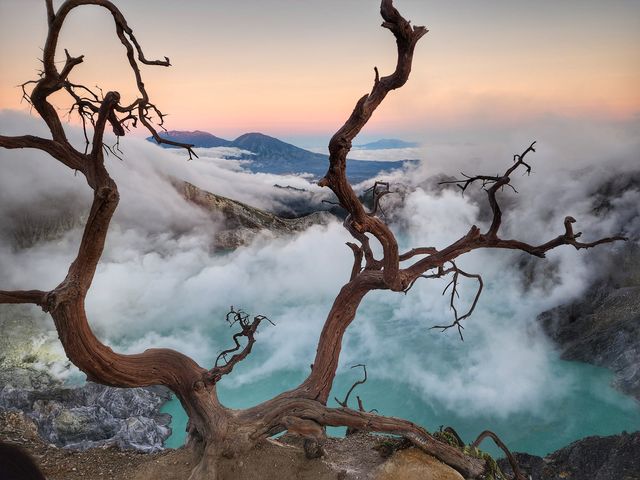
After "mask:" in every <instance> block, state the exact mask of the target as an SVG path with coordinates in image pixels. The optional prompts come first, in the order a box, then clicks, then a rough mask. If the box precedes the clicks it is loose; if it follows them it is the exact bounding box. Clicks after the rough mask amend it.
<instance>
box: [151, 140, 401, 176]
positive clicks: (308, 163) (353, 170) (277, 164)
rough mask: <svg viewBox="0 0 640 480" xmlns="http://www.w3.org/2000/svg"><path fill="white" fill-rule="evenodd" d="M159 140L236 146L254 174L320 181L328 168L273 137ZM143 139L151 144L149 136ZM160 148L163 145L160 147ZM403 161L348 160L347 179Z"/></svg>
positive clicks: (323, 159)
mask: <svg viewBox="0 0 640 480" xmlns="http://www.w3.org/2000/svg"><path fill="white" fill-rule="evenodd" d="M162 137H163V138H166V139H168V140H174V141H177V142H181V143H190V144H192V145H195V146H196V147H220V146H222V147H236V148H239V149H242V150H245V151H248V152H251V154H246V155H244V156H243V157H242V158H243V159H247V160H251V163H249V164H247V168H248V169H249V170H251V171H252V172H254V173H274V174H280V175H282V174H291V173H292V174H302V173H309V174H311V175H313V176H314V177H315V178H321V177H322V176H323V175H324V174H325V173H326V171H327V167H328V166H329V157H328V156H327V155H324V154H322V153H314V152H310V151H309V150H305V149H303V148H300V147H296V146H295V145H291V144H290V143H286V142H283V141H282V140H278V139H277V138H274V137H270V136H268V135H264V134H262V133H245V134H244V135H240V136H239V137H238V138H236V139H235V140H233V141H230V140H225V139H222V138H218V137H216V136H214V135H211V134H210V133H207V132H200V131H195V132H185V131H176V130H172V131H168V132H165V133H163V134H162ZM147 140H149V141H152V142H154V140H153V138H152V137H149V138H147ZM163 146H164V145H163ZM404 163H405V161H395V162H374V161H365V160H351V159H350V160H349V162H347V176H348V177H349V180H350V181H351V182H353V183H359V182H363V181H365V180H369V179H371V178H373V177H375V176H377V175H378V174H380V173H381V172H383V171H390V170H396V169H399V168H402V167H403V165H404Z"/></svg>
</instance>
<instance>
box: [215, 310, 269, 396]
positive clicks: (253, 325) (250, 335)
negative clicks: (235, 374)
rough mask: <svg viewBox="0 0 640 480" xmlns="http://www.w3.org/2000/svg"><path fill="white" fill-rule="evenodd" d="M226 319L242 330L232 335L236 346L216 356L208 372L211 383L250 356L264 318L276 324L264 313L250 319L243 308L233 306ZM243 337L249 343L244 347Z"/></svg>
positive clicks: (231, 325) (231, 324)
mask: <svg viewBox="0 0 640 480" xmlns="http://www.w3.org/2000/svg"><path fill="white" fill-rule="evenodd" d="M226 320H227V323H228V324H229V326H230V327H233V326H234V325H236V324H237V325H239V326H240V331H239V332H238V333H236V334H234V335H233V337H232V338H233V343H235V346H234V347H232V348H229V349H227V350H223V351H222V352H220V354H219V355H218V357H217V358H216V361H215V364H214V367H213V368H212V369H211V370H209V371H208V372H207V375H206V380H207V382H209V383H211V384H215V383H217V382H218V381H219V380H220V379H221V378H222V376H223V375H227V374H229V373H231V371H232V370H233V367H235V366H236V364H238V363H239V362H241V361H242V360H244V359H245V358H247V356H249V354H250V353H251V349H252V348H253V344H254V343H255V342H256V338H255V334H256V331H257V330H258V326H260V323H261V322H262V321H263V320H266V321H267V322H269V323H270V324H271V325H274V326H275V323H273V322H272V321H271V320H269V319H268V318H267V317H265V316H264V315H258V316H255V317H253V320H252V321H250V320H249V315H248V314H247V313H245V312H244V311H242V310H235V309H234V308H233V307H231V309H230V311H229V312H228V313H227V316H226ZM242 337H245V338H246V339H247V343H246V345H245V346H244V348H242V345H241V344H240V341H239V339H240V338H242ZM241 348H242V350H241ZM234 352H238V353H235V354H234V355H233V356H232V357H231V358H229V359H227V356H228V355H230V354H232V353H234ZM221 361H223V362H224V363H222V364H221Z"/></svg>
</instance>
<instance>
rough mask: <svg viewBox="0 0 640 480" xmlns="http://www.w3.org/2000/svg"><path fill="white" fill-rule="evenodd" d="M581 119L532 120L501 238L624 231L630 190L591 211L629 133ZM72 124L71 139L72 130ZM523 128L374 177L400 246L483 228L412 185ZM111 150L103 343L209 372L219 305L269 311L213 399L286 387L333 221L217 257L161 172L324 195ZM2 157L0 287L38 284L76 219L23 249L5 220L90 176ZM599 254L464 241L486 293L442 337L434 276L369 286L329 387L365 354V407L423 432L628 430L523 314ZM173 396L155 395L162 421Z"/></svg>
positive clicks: (85, 198) (518, 437)
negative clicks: (533, 251)
mask: <svg viewBox="0 0 640 480" xmlns="http://www.w3.org/2000/svg"><path fill="white" fill-rule="evenodd" d="M39 128H40V127H39V126H38V122H37V121H36V120H35V119H32V118H29V117H26V116H24V115H21V114H16V113H15V112H2V113H0V131H2V132H3V134H24V133H28V132H29V133H30V132H34V131H35V133H39V132H38V131H37V130H38V129H39ZM590 128H593V129H594V130H593V131H595V127H590V126H588V125H580V126H578V127H575V126H574V125H572V124H563V123H561V122H560V121H558V122H557V124H556V125H554V126H553V127H551V126H549V125H546V124H545V125H542V126H540V128H539V129H538V133H539V134H540V136H538V137H537V138H538V141H539V144H538V147H539V148H538V152H537V153H535V154H531V156H530V157H529V158H528V159H529V161H530V162H531V163H532V165H533V174H532V175H531V177H526V176H524V177H521V176H520V174H516V175H514V177H513V183H514V186H515V187H516V188H517V190H518V191H519V192H520V193H519V194H518V195H514V194H513V192H510V191H505V192H504V198H505V201H504V210H505V214H504V215H505V218H504V227H503V228H504V233H503V236H504V237H514V238H520V239H524V240H526V241H530V242H531V243H535V242H539V241H543V240H545V239H549V238H553V237H555V236H556V235H558V234H560V233H562V232H563V227H562V221H563V219H564V217H565V216H566V215H572V216H574V217H575V218H576V219H577V220H578V223H577V224H576V225H575V228H576V230H580V231H583V232H585V233H584V239H585V240H589V239H592V238H597V237H600V236H603V235H604V236H606V235H609V234H613V233H618V232H619V231H622V232H623V233H626V234H630V235H632V236H634V235H635V237H633V238H635V239H636V241H637V233H638V232H639V231H640V220H639V217H638V211H637V205H638V204H639V202H640V193H639V192H638V191H637V190H633V189H632V190H629V191H627V192H626V193H625V194H621V195H618V196H615V195H614V198H612V199H611V205H612V206H611V208H610V210H608V211H607V212H606V214H600V215H597V214H596V213H595V212H594V206H593V201H594V200H593V197H592V195H593V192H595V191H596V190H597V188H598V187H599V186H600V185H601V184H602V182H603V181H605V180H606V179H610V178H621V177H624V176H625V175H626V174H627V173H628V172H630V171H632V170H633V168H637V167H636V166H637V163H636V162H637V159H638V153H639V152H640V148H639V146H638V142H637V140H636V137H635V136H634V135H632V133H633V131H634V129H633V128H631V127H629V126H628V125H621V126H617V127H614V126H607V128H606V129H605V128H599V129H597V131H598V132H599V136H597V137H596V136H595V135H591V134H587V133H589V132H591V131H592V130H590ZM72 135H74V138H77V139H78V141H79V139H80V136H79V135H78V132H76V131H72ZM523 140H524V139H523V138H522V135H520V134H517V135H516V134H509V133H507V135H506V138H505V139H504V140H501V139H500V138H499V136H498V135H497V134H495V135H494V136H493V137H491V136H487V135H484V136H483V137H482V139H481V140H478V139H474V141H473V142H471V143H461V144H451V143H446V142H445V143H434V144H432V145H429V144H427V145H426V146H425V148H424V149H417V150H416V151H415V152H412V153H416V154H417V155H418V154H419V155H421V156H420V157H419V158H421V159H422V160H423V163H422V164H421V165H420V166H419V167H417V168H415V169H414V170H412V171H411V172H395V173H391V174H390V175H389V176H388V180H390V181H392V183H393V185H400V186H403V187H402V188H401V189H400V190H402V192H403V193H402V194H398V195H395V196H388V197H386V198H385V200H388V202H389V204H388V210H389V221H390V223H391V224H392V226H393V228H394V230H395V231H396V232H397V233H398V236H399V239H400V241H401V243H402V248H403V249H405V248H407V249H408V248H411V247H415V246H434V247H438V248H440V247H443V246H445V245H447V244H449V243H451V242H452V241H455V240H456V239H457V238H459V237H460V236H462V235H464V234H465V233H466V232H467V231H468V229H469V227H470V226H471V225H472V224H477V225H479V226H484V225H486V219H487V218H486V207H485V206H484V203H483V202H484V201H485V198H484V196H483V193H482V192H481V191H479V190H477V189H476V191H475V192H471V191H470V192H469V193H468V194H467V195H466V196H465V197H462V196H461V195H460V193H459V191H457V189H444V190H443V189H441V188H439V187H437V186H436V185H435V183H436V182H433V181H430V180H428V179H429V178H430V177H433V176H434V175H439V174H447V175H454V176H455V175H457V173H458V172H459V171H460V170H462V171H464V172H465V173H469V174H476V173H495V172H497V171H504V169H506V168H507V166H508V165H510V162H511V159H512V155H513V153H515V152H520V151H522V150H524V148H526V146H527V145H528V144H529V143H530V140H529V139H528V138H527V139H526V140H524V141H523ZM121 148H122V150H123V152H124V156H123V160H122V161H121V160H118V159H116V158H113V157H110V158H109V159H108V168H109V170H110V172H111V174H112V176H113V177H114V178H115V180H116V182H117V183H118V185H119V188H120V192H121V202H120V206H119V209H118V211H117V213H116V216H115V218H114V223H113V225H112V228H111V230H110V232H109V236H108V240H107V247H106V250H105V253H104V256H103V260H102V262H101V264H100V266H99V269H98V272H97V275H96V278H95V281H94V284H93V286H92V289H91V290H90V293H89V296H88V299H87V311H88V316H89V318H90V321H91V324H92V327H93V328H94V330H95V332H96V334H97V335H98V336H99V337H100V338H101V339H102V340H103V341H104V342H105V343H107V344H109V345H111V346H113V348H114V349H117V350H118V351H123V352H130V353H133V352H139V351H142V350H144V349H146V348H150V347H169V348H174V349H176V350H180V351H182V352H184V353H186V354H188V355H190V356H192V357H193V358H194V359H195V360H196V361H198V362H199V363H200V364H201V365H203V366H209V365H212V364H213V361H214V360H215V358H216V356H217V354H218V352H220V351H221V350H223V349H225V348H228V347H229V346H230V345H231V335H232V333H233V332H234V330H233V329H230V328H229V327H228V325H226V323H225V322H224V316H225V313H226V312H227V311H228V309H229V307H230V306H231V305H233V306H235V307H236V308H242V309H244V310H245V311H246V312H248V313H250V314H254V315H257V314H262V315H267V316H268V317H269V318H270V319H271V320H273V321H274V322H275V323H276V326H275V327H273V326H271V325H268V324H265V323H263V324H262V325H261V327H260V331H259V333H258V336H257V339H258V341H257V343H256V345H255V346H254V350H253V352H252V354H251V355H250V357H249V358H248V359H246V360H245V361H244V362H242V363H241V364H240V365H238V366H237V367H236V368H235V369H234V372H233V374H232V375H230V376H229V377H228V378H224V379H223V381H222V382H221V383H220V395H221V399H222V401H223V402H224V403H226V404H227V405H229V406H232V407H238V408H239V407H246V406H249V405H253V404H255V403H257V402H259V401H262V400H266V399H268V398H270V397H271V396H273V395H275V394H277V393H280V392H281V391H283V390H285V389H289V388H293V387H295V386H296V385H297V384H298V383H299V382H300V381H301V380H302V379H304V377H305V376H306V374H307V373H308V371H309V365H310V364H311V363H312V362H313V357H314V354H315V348H316V344H317V339H318V335H319V333H320V330H321V328H322V325H323V322H324V319H325V317H326V315H327V313H328V311H329V309H330V306H331V303H332V301H333V299H334V298H335V295H336V294H337V292H338V290H339V289H340V287H341V286H342V284H344V283H345V282H346V281H347V279H348V276H349V273H350V270H351V264H352V254H351V251H350V250H349V249H348V248H347V247H346V246H345V245H344V243H345V242H346V241H349V240H350V237H349V235H348V234H347V232H346V231H345V230H344V228H343V227H342V226H341V224H340V223H339V222H337V221H336V222H334V223H331V224H330V225H328V226H315V227H312V228H310V229H309V230H307V231H305V232H303V233H301V234H299V235H297V236H295V237H289V238H277V239H274V238H271V237H270V236H268V235H265V236H263V237H260V238H258V239H257V240H256V241H254V242H253V243H252V244H251V245H249V246H246V247H242V248H239V249H237V250H236V251H233V252H218V251H215V250H214V249H213V247H212V239H213V235H214V234H215V232H216V231H217V230H218V229H219V228H221V226H222V225H221V219H220V218H216V217H211V216H210V215H208V214H206V213H204V212H203V211H201V210H199V209H197V208H195V207H193V206H192V205H190V204H189V203H187V202H186V201H185V200H184V199H183V198H182V197H181V196H180V194H179V193H178V192H177V191H176V190H175V189H174V188H173V187H172V186H171V178H180V179H184V180H187V181H189V182H191V183H194V184H195V185H197V186H199V187H201V188H203V189H205V190H209V191H212V192H214V193H217V194H221V195H224V196H228V197H231V198H234V199H236V200H240V201H243V202H245V203H248V204H251V205H253V206H257V207H261V208H265V209H268V210H273V209H278V208H280V207H282V206H283V205H286V202H287V200H288V199H289V198H293V195H295V194H294V193H291V192H287V191H283V190H281V189H275V188H274V187H273V185H274V184H279V185H291V186H294V187H296V188H305V189H307V190H309V191H310V192H311V193H312V194H313V195H314V196H318V197H320V196H322V195H326V192H325V191H324V190H322V189H320V188H319V187H317V186H315V185H312V184H311V183H309V182H308V180H307V179H305V178H303V177H299V176H289V177H284V178H283V177H281V176H275V175H269V174H255V175H254V174H251V173H249V172H247V171H244V170H243V164H242V161H234V160H222V159H220V158H218V156H219V155H220V152H219V151H216V149H208V150H202V151H201V152H200V153H201V158H200V159H199V160H193V161H191V162H187V161H186V156H185V155H184V154H183V153H181V152H179V151H170V150H163V149H160V148H158V147H156V146H154V145H152V144H149V143H147V142H144V141H143V140H139V139H135V138H124V139H122V140H121ZM387 153H388V155H390V156H393V155H396V154H398V152H395V153H394V152H392V151H390V152H387ZM402 153H406V152H402ZM402 158H407V157H406V155H405V156H403V157H402ZM414 158H415V157H414ZM380 159H382V160H384V159H387V158H380ZM388 159H392V160H396V159H398V158H388ZM0 166H2V169H3V170H2V171H3V172H10V173H9V174H8V175H7V174H3V175H2V176H1V177H0V200H1V203H0V224H1V225H2V232H3V233H2V235H0V271H1V272H2V279H3V284H2V286H1V287H0V288H3V289H11V288H16V289H18V288H20V289H31V288H39V289H51V288H53V287H54V286H55V285H56V284H57V283H58V282H60V281H61V280H62V279H63V277H64V274H65V273H66V271H67V268H68V265H69V264H70V262H71V260H72V259H73V257H74V255H75V249H76V248H77V245H78V243H79V239H80V236H81V222H79V223H78V225H77V226H75V227H73V228H71V229H70V230H63V231H61V232H60V234H59V235H54V236H53V238H50V239H48V240H47V241H38V242H36V243H34V244H33V245H31V246H28V247H26V248H16V246H15V232H16V231H18V232H21V231H22V230H20V229H16V226H17V225H19V224H20V222H21V221H22V220H21V219H24V218H27V219H29V218H31V219H32V218H40V217H38V215H41V214H42V212H43V211H45V212H49V211H52V212H60V211H63V210H64V209H65V208H69V206H70V205H73V206H74V207H73V209H77V210H78V215H79V216H80V217H82V215H86V212H87V211H88V208H89V205H90V195H89V193H90V190H89V188H88V187H87V186H86V185H85V183H84V179H83V178H81V177H80V176H74V174H73V172H71V171H70V170H68V169H67V168H66V167H64V166H62V165H59V164H57V163H56V162H55V160H53V159H51V158H48V157H47V156H46V155H43V154H39V153H38V152H31V151H12V152H7V151H0ZM289 196H291V197H289ZM45 207H46V208H45ZM16 212H18V213H19V214H17V213H16ZM74 212H75V210H74ZM614 248H616V247H612V246H603V247H600V248H599V249H597V250H590V251H575V250H574V249H572V248H569V247H563V248H561V249H558V250H556V251H554V252H552V253H550V254H549V255H548V257H549V258H548V259H544V260H539V261H533V262H530V261H529V260H527V259H525V258H524V257H523V256H522V255H521V254H518V253H515V252H503V251H480V252H472V253H471V254H467V255H465V256H464V257H462V258H461V259H460V260H459V261H458V262H457V264H458V266H459V267H460V268H462V269H464V270H465V271H468V272H474V273H475V272H477V273H482V276H483V279H484V284H485V289H484V291H483V294H482V297H481V299H480V302H479V304H478V307H477V308H476V311H475V312H474V314H473V316H472V317H471V318H470V319H469V320H468V321H466V323H465V330H464V335H465V341H464V342H461V341H460V338H459V337H458V334H457V332H455V331H452V330H450V331H447V332H444V333H440V332H439V331H436V330H430V329H429V327H431V326H433V325H435V324H443V323H448V322H450V321H451V319H452V314H451V311H450V308H449V303H448V297H446V296H445V297H443V296H442V295H441V294H442V290H443V289H444V287H445V285H446V283H447V282H448V280H447V279H443V280H421V281H419V282H418V283H417V284H416V285H415V286H414V288H413V289H412V290H411V291H410V292H409V293H408V294H407V295H406V296H405V295H401V294H393V293H390V292H372V293H371V294H370V295H368V296H367V298H366V299H365V301H364V302H363V304H362V307H361V309H360V310H359V311H358V315H357V318H356V320H355V321H354V323H353V324H352V326H351V327H350V329H349V330H348V332H347V335H346V338H345V342H344V345H343V352H342V357H341V362H340V368H339V375H338V377H337V379H336V384H335V387H334V391H333V392H332V397H333V396H334V395H335V396H338V397H340V398H342V397H343V395H344V393H345V392H346V391H347V389H348V388H349V386H350V385H351V384H352V383H353V381H355V380H356V379H358V378H359V377H360V375H361V372H360V370H358V369H354V370H351V369H350V368H349V367H350V366H351V365H354V364H357V363H366V364H367V367H368V372H369V381H368V382H367V383H366V384H365V385H363V386H361V387H358V389H357V390H356V392H355V394H358V395H360V396H361V397H362V399H363V401H364V402H365V406H366V407H367V408H369V409H373V408H375V409H377V410H378V411H380V413H382V414H387V415H396V416H402V417H406V418H410V419H412V420H414V421H417V422H419V423H421V424H423V425H424V426H425V427H427V428H428V429H430V430H433V429H436V428H437V427H438V426H439V425H452V426H453V427H455V428H456V429H457V430H458V431H459V432H460V433H461V434H462V435H463V436H464V438H465V439H467V440H468V441H471V440H472V437H475V436H476V435H477V434H478V433H480V431H482V430H484V429H486V428H489V429H492V430H495V431H496V432H497V433H499V434H500V435H502V436H503V438H504V439H505V441H507V443H508V445H510V447H512V448H513V449H515V450H525V451H528V452H531V453H538V454H544V453H547V452H549V451H551V450H554V449H556V448H558V447H561V446H563V445H565V444H567V443H569V442H570V441H572V440H575V439H577V438H580V437H583V436H585V435H589V434H608V433H616V432H619V431H621V430H624V429H626V430H634V429H638V428H640V409H639V408H638V405H637V404H636V403H635V402H634V401H633V400H632V399H630V398H627V397H624V396H622V395H621V394H619V393H617V392H616V391H614V390H612V389H611V388H610V387H609V382H610V381H611V375H610V374H609V373H608V372H607V371H604V370H602V369H599V368H595V367H591V366H588V365H583V364H576V363H568V362H563V361H560V360H559V358H558V354H557V352H555V351H554V349H553V347H552V346H551V345H550V344H549V343H548V341H547V340H546V339H545V337H544V336H543V334H542V333H541V332H540V331H539V329H538V327H537V326H536V323H535V318H536V316H537V315H538V314H539V313H540V312H542V311H544V310H546V309H549V308H551V307H553V306H556V305H558V304H561V303H566V302H568V301H570V300H572V299H574V298H576V297H578V296H579V295H580V294H581V293H582V292H583V291H584V289H585V288H586V287H587V286H588V285H589V284H590V282H591V279H592V278H593V277H594V275H595V273H596V272H597V270H598V269H600V268H601V265H603V264H605V263H606V258H607V256H608V255H610V252H611V251H612V249H614ZM523 272H524V273H523ZM475 288H476V285H475V284H474V282H473V281H471V280H470V281H468V282H467V283H465V285H463V288H462V290H461V298H460V307H459V308H460V310H464V308H465V306H467V305H468V304H469V302H471V301H472V299H473V295H474V293H475ZM51 328H53V326H52V325H51ZM68 375H70V376H72V377H73V376H76V374H74V373H73V372H71V373H68ZM352 400H353V401H354V402H355V398H353V399H352ZM178 407H179V406H178V405H177V404H176V403H175V402H174V403H173V404H170V405H168V406H167V408H168V409H169V410H173V412H174V413H176V414H177V417H179V409H178ZM183 420H184V419H183ZM180 422H181V420H180V419H179V418H176V421H175V423H174V427H175V428H174V430H175V432H176V434H175V435H174V437H172V439H171V440H170V445H172V446H175V445H177V444H179V443H180V442H181V430H182V427H180Z"/></svg>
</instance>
